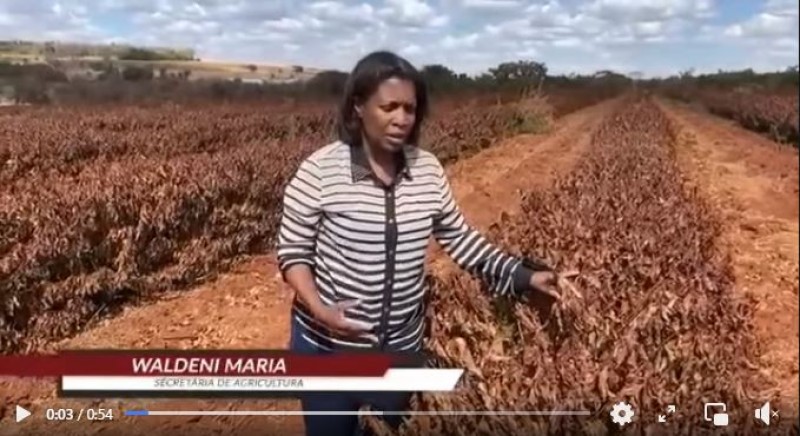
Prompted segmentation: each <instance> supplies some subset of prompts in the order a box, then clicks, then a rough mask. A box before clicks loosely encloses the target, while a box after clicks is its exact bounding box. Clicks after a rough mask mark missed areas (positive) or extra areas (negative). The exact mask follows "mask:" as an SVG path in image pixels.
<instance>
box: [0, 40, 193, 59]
mask: <svg viewBox="0 0 800 436" xmlns="http://www.w3.org/2000/svg"><path fill="white" fill-rule="evenodd" d="M0 54H8V55H15V54H16V55H22V56H39V57H56V58H63V57H99V58H112V59H129V60H175V61H191V60H194V58H195V57H194V56H195V53H194V50H193V49H187V48H167V47H136V46H132V45H127V44H85V43H73V42H60V41H46V42H34V41H21V40H11V41H9V40H6V41H0Z"/></svg>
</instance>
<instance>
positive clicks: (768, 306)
mask: <svg viewBox="0 0 800 436" xmlns="http://www.w3.org/2000/svg"><path fill="white" fill-rule="evenodd" d="M618 105H619V101H616V100H615V101H610V102H606V103H602V104H600V105H597V106H593V107H589V108H586V109H583V110H580V111H578V112H575V113H573V114H571V115H568V116H566V117H564V118H562V119H560V120H559V121H558V123H557V125H556V127H555V129H554V130H553V131H552V132H551V133H549V134H546V135H544V134H543V135H522V136H517V137H514V138H511V139H509V140H506V141H504V142H503V143H502V144H500V145H498V146H495V147H492V148H489V149H486V150H484V151H482V152H480V153H478V154H477V155H474V156H472V157H470V158H468V159H465V160H461V161H458V162H457V163H455V164H453V165H452V166H450V167H449V169H448V173H449V176H450V177H451V180H452V184H453V188H454V191H455V194H456V196H457V198H458V201H459V204H460V205H461V208H462V209H463V211H464V213H465V215H466V216H467V218H468V220H469V221H470V223H471V224H473V225H475V226H476V227H478V228H479V229H482V230H488V229H489V228H490V227H491V225H492V224H493V223H495V222H497V221H498V220H499V219H500V218H501V216H506V217H509V216H510V217H513V216H514V215H516V214H518V213H520V207H521V198H522V197H521V195H520V194H521V193H522V192H526V191H546V190H548V189H549V188H550V186H551V185H552V183H553V181H554V180H555V179H556V178H558V177H560V176H562V175H565V174H569V173H570V172H571V171H572V169H573V168H574V166H575V164H576V162H577V161H578V160H579V159H580V158H581V157H582V156H585V155H587V154H588V153H591V152H592V149H590V148H589V145H590V144H591V140H592V137H593V135H595V134H596V132H597V130H598V129H599V127H600V125H601V123H602V122H603V121H604V120H605V119H606V118H607V117H608V116H609V115H610V114H612V113H613V111H614V110H615V109H616V107H617V106H618ZM659 107H660V109H661V110H663V111H664V112H665V113H666V114H667V115H668V117H669V118H670V119H671V120H673V121H674V122H676V123H677V125H678V126H680V129H681V135H680V137H679V139H678V142H677V152H678V153H677V157H678V162H679V164H680V168H681V170H682V172H683V173H684V175H685V176H686V178H687V181H688V182H689V183H690V184H694V185H696V186H698V188H699V190H700V191H701V194H702V195H703V196H704V197H705V198H707V199H709V201H711V203H712V205H713V208H714V211H715V213H717V214H718V215H719V216H720V218H721V219H720V221H721V222H722V223H723V233H722V235H723V236H722V238H721V239H722V240H721V241H720V244H719V245H718V247H719V249H720V250H721V251H722V252H723V254H725V255H729V256H730V259H731V264H732V266H733V269H734V274H735V278H736V289H737V290H738V291H740V292H741V294H742V295H741V296H742V297H743V298H745V297H752V298H754V299H755V300H756V301H757V302H758V310H757V319H756V320H755V324H756V326H757V333H758V335H759V340H760V343H761V344H762V345H763V349H762V350H761V353H760V355H761V360H760V361H759V362H758V363H757V365H758V367H759V370H760V371H761V373H763V374H764V375H765V376H768V377H769V379H770V380H771V381H772V384H773V385H774V387H772V388H770V389H771V391H770V392H771V396H770V398H763V400H767V399H771V400H773V401H774V402H775V403H776V405H779V407H780V408H781V411H782V413H783V414H784V415H786V416H791V414H792V413H793V414H794V416H796V413H797V410H798V404H797V397H798V392H797V384H798V372H797V367H798V354H797V351H798V330H797V327H798V306H797V300H798V287H797V279H798V200H797V194H798V160H797V157H798V156H797V150H796V149H791V148H788V147H786V146H780V145H777V144H775V143H772V142H770V141H768V140H766V139H763V138H762V137H760V136H758V135H755V134H752V133H750V132H747V131H744V130H743V129H741V128H739V127H736V126H734V125H732V124H731V123H729V122H725V121H722V120H720V119H717V118H715V117H712V116H710V115H708V114H704V113H699V112H695V111H693V110H691V109H687V108H686V107H683V106H680V105H677V104H672V103H667V102H659ZM454 269H455V267H454V265H453V264H452V263H451V262H450V261H449V260H448V259H447V258H446V257H444V256H442V255H441V253H439V252H438V250H436V249H435V248H433V249H432V259H431V262H430V270H431V272H432V273H433V275H435V276H444V275H448V274H451V273H453V272H454ZM290 301H291V294H290V291H289V290H288V289H287V288H286V286H285V285H283V284H282V283H281V281H280V280H279V277H278V271H277V268H276V263H275V259H274V257H273V256H271V255H269V256H259V257H254V258H252V259H250V260H249V261H247V262H245V263H243V264H241V265H239V266H238V267H237V268H236V269H235V270H234V271H233V272H231V273H229V274H225V275H223V276H221V277H220V278H219V279H218V280H215V281H213V282H211V283H208V284H206V285H203V286H200V287H198V288H196V289H193V290H191V291H187V292H181V293H173V294H169V295H167V296H165V297H164V298H163V299H162V300H161V301H158V302H156V303H154V304H152V305H148V306H144V307H136V308H131V309H127V310H126V311H125V312H124V313H123V314H121V315H119V316H117V317H115V318H113V319H109V320H107V321H104V322H103V323H102V324H101V325H100V326H97V327H96V328H93V329H91V330H89V331H85V332H83V333H81V334H80V335H78V336H76V337H74V338H71V339H69V340H66V341H63V342H61V343H59V344H57V345H54V346H53V347H52V348H53V349H64V348H155V349H159V348H261V349H265V348H283V347H285V346H286V344H287V341H288V326H289V318H288V315H289V304H290ZM0 393H1V394H2V397H1V399H2V402H0V435H11V434H39V433H44V432H53V431H56V432H58V433H59V434H64V435H70V434H75V435H77V434H118V433H120V429H121V428H123V426H124V428H125V434H141V435H146V434H148V435H149V434H154V432H157V431H161V432H162V433H168V434H176V435H197V434H201V433H202V434H223V433H230V434H255V433H261V434H265V433H269V432H270V431H275V432H276V433H279V434H292V435H293V434H302V422H301V420H300V418H289V417H286V418H276V417H270V418H256V417H239V418H237V417H203V418H198V417H186V418H159V417H149V418H146V419H142V418H138V419H136V418H124V417H122V418H118V419H116V420H115V421H116V422H114V423H95V424H91V425H87V424H76V423H68V424H67V423H63V424H51V423H47V422H45V420H44V417H43V411H44V408H46V407H86V406H89V405H90V404H89V402H86V401H76V400H63V399H57V398H55V397H54V395H55V384H54V381H52V380H5V381H3V382H2V384H0ZM754 401H757V399H755V400H754ZM17 404H19V405H22V406H24V407H27V408H29V409H30V410H32V411H33V412H34V416H32V417H31V418H29V419H28V420H26V421H25V422H23V423H20V424H16V423H14V422H13V416H12V415H13V411H14V405H17ZM91 405H93V406H103V407H112V408H115V411H121V410H125V409H133V408H151V409H152V408H159V409H163V410H170V409H172V410H220V409H231V410H297V408H298V403H297V402H296V401H289V400H259V401H239V400H234V401H200V400H141V401H139V400H105V401H96V402H91ZM748 413H751V412H750V411H749V412H748ZM133 419H136V421H135V426H134V424H133V421H132V420H133Z"/></svg>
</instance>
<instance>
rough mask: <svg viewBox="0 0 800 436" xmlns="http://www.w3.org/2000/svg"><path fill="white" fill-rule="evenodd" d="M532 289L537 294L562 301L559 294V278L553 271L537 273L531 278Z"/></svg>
mask: <svg viewBox="0 0 800 436" xmlns="http://www.w3.org/2000/svg"><path fill="white" fill-rule="evenodd" d="M530 284H531V288H533V290H534V291H535V292H541V293H543V294H547V295H549V296H551V297H553V298H555V299H556V300H559V301H560V300H561V295H559V293H558V276H557V275H556V273H555V272H553V271H536V272H534V273H533V275H532V276H531V283H530Z"/></svg>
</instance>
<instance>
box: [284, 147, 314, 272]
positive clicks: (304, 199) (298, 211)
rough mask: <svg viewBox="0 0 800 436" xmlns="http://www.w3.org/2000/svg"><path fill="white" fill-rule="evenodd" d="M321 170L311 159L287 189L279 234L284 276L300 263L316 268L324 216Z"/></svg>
mask: <svg viewBox="0 0 800 436" xmlns="http://www.w3.org/2000/svg"><path fill="white" fill-rule="evenodd" d="M318 170H319V167H318V166H317V165H316V164H315V163H314V162H311V161H310V160H308V159H307V160H305V161H303V162H302V163H301V164H300V167H299V168H298V169H297V172H296V173H295V175H294V176H293V177H292V179H291V180H290V181H289V184H288V185H287V186H286V190H285V192H284V195H283V216H282V217H281V222H280V229H279V231H278V264H279V267H280V270H281V273H283V274H286V271H287V270H288V269H289V267H291V266H292V265H296V264H306V265H309V266H310V267H312V268H313V267H314V247H315V244H316V237H317V226H318V224H319V221H320V216H321V209H320V197H321V180H320V177H319V174H318Z"/></svg>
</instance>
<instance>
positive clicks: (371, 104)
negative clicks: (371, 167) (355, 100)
mask: <svg viewBox="0 0 800 436" xmlns="http://www.w3.org/2000/svg"><path fill="white" fill-rule="evenodd" d="M416 111H417V97H416V89H415V88H414V83H413V82H411V81H409V80H405V79H399V78H395V77H393V78H390V79H387V80H385V81H383V83H381V84H380V86H378V89H377V90H376V91H375V92H374V93H373V94H372V96H370V97H369V99H368V100H367V101H365V102H364V104H362V105H357V106H356V112H357V113H358V115H359V116H360V117H361V125H362V127H363V134H364V136H365V139H366V140H367V141H368V142H369V144H372V145H373V146H377V147H380V148H381V149H383V150H385V151H390V152H396V151H399V150H401V149H402V147H403V144H405V143H406V141H407V140H408V136H409V134H411V130H412V129H413V128H414V122H415V121H416Z"/></svg>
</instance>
